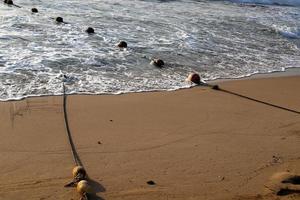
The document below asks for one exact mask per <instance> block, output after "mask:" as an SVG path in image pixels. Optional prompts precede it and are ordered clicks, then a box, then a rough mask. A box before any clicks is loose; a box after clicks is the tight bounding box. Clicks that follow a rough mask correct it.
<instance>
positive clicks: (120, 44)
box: [117, 41, 127, 48]
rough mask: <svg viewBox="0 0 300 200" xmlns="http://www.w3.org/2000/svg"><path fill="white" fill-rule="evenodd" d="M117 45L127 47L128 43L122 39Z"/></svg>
mask: <svg viewBox="0 0 300 200" xmlns="http://www.w3.org/2000/svg"><path fill="white" fill-rule="evenodd" d="M117 46H118V47H119V48H127V43H126V42H125V41H120V42H119V43H118V44H117Z"/></svg>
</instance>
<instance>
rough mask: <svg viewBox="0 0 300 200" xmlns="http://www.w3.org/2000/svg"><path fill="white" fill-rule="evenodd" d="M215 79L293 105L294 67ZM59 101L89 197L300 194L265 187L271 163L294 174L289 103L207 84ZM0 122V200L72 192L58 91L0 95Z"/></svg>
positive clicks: (298, 130) (296, 139) (296, 141)
mask: <svg viewBox="0 0 300 200" xmlns="http://www.w3.org/2000/svg"><path fill="white" fill-rule="evenodd" d="M219 85H220V86H221V88H225V89H228V90H231V91H234V92H238V93H240V94H244V95H247V96H249V97H252V98H257V99H259V100H262V101H267V102H269V103H273V104H276V105H279V106H283V107H287V108H289V109H293V110H297V111H300V76H295V77H279V78H278V77H276V78H267V79H256V80H239V81H229V82H224V83H220V84H219ZM67 109H68V116H69V124H70V127H71V132H72V135H73V139H74V142H75V145H76V147H77V151H78V153H79V156H80V158H81V160H82V162H83V164H84V166H85V168H86V169H87V171H88V173H89V176H90V177H91V178H92V179H93V180H94V181H95V182H94V183H93V185H94V187H95V189H97V196H98V197H97V198H94V199H106V200H110V199H114V200H115V199H125V200H127V199H128V200H129V199H130V200H137V199H139V200H140V199H143V200H150V199H151V200H152V199H157V200H159V199H164V200H165V199H184V200H196V199H197V200H201V199H207V200H209V199H212V200H215V199H217V200H218V199H277V198H278V199H300V194H292V195H288V196H283V197H276V196H274V195H272V194H268V192H267V193H266V187H265V186H267V183H268V181H269V177H271V176H272V175H273V174H274V173H276V172H281V171H287V170H289V171H290V172H292V173H296V174H300V154H299V152H300V115H299V114H297V113H292V112H288V111H285V110H281V109H278V108H274V107H271V106H267V105H263V104H260V103H257V102H253V101H250V100H247V99H243V98H240V97H237V96H234V95H230V94H227V93H223V92H221V91H216V90H212V89H210V88H207V87H195V88H193V89H186V90H180V91H175V92H153V93H138V94H126V95H117V96H116V95H115V96H111V95H100V96H99V95H98V96H95V95H94V96H92V95H89V96H87V95H72V96H69V97H68V107H67ZM0 122H1V123H0V137H1V140H0V167H1V176H0V199H1V200H2V199H3V200H4V199H5V200H23V199H24V200H25V199H26V200H28V199H30V200H33V199H38V200H42V199H53V200H54V199H55V200H57V199H64V200H65V199H74V200H75V199H79V196H78V195H77V194H76V192H75V189H73V188H69V189H66V188H64V187H63V185H64V184H65V183H67V182H68V181H70V180H71V179H72V177H71V170H72V168H73V165H74V164H73V160H72V156H71V152H70V147H69V144H68V140H67V136H66V132H65V126H64V118H63V109H62V97H59V96H56V97H38V98H27V99H24V100H22V101H10V102H1V103H0ZM150 180H152V181H154V182H155V185H152V186H151V185H148V184H147V181H150ZM269 193H270V191H269Z"/></svg>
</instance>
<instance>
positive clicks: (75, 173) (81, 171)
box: [72, 166, 86, 179]
mask: <svg viewBox="0 0 300 200" xmlns="http://www.w3.org/2000/svg"><path fill="white" fill-rule="evenodd" d="M72 174H73V178H78V176H80V178H81V179H84V178H85V176H86V171H85V169H84V168H83V167H82V166H76V167H74V168H73V171H72Z"/></svg>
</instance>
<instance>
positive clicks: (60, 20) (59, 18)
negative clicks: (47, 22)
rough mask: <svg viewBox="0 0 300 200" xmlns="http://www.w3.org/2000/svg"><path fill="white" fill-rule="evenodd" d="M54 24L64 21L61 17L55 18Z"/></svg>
mask: <svg viewBox="0 0 300 200" xmlns="http://www.w3.org/2000/svg"><path fill="white" fill-rule="evenodd" d="M55 20H56V22H58V23H63V22H64V19H63V18H62V17H56V19H55Z"/></svg>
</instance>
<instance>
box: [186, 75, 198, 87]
mask: <svg viewBox="0 0 300 200" xmlns="http://www.w3.org/2000/svg"><path fill="white" fill-rule="evenodd" d="M187 81H189V82H191V83H195V84H198V85H199V84H200V83H201V78H200V76H199V74H196V73H191V74H190V75H189V76H188V78H187Z"/></svg>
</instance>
